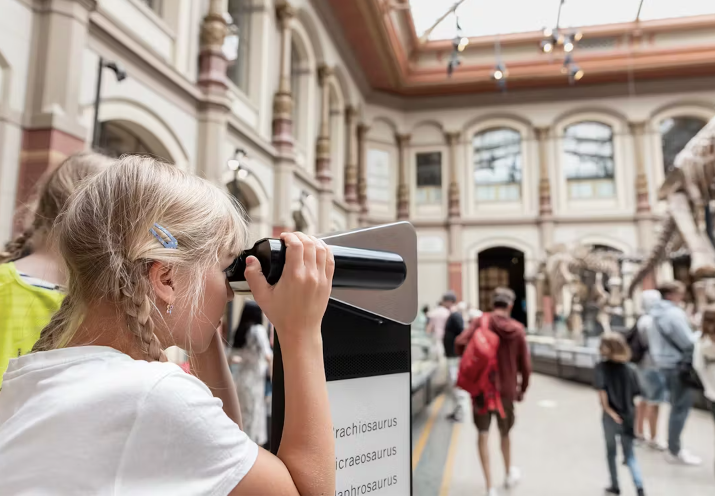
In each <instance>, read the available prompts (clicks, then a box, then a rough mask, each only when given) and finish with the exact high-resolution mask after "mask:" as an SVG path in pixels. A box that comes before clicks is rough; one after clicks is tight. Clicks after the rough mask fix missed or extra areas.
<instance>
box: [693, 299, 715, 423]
mask: <svg viewBox="0 0 715 496" xmlns="http://www.w3.org/2000/svg"><path fill="white" fill-rule="evenodd" d="M702 326H703V327H702V328H703V334H702V336H701V337H700V339H699V340H698V341H697V342H696V343H695V350H694V352H693V367H694V368H695V370H696V371H697V373H698V376H699V377H700V382H702V383H703V388H704V394H705V397H706V398H707V399H708V402H709V403H710V410H711V411H712V414H713V419H715V305H709V306H708V307H706V308H705V311H703V316H702Z"/></svg>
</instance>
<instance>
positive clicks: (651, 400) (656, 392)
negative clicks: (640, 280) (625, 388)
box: [635, 289, 668, 451]
mask: <svg viewBox="0 0 715 496" xmlns="http://www.w3.org/2000/svg"><path fill="white" fill-rule="evenodd" d="M660 300H661V296H660V292H659V291H657V290H655V289H647V290H645V291H643V293H642V294H641V305H642V306H643V315H641V316H640V317H639V318H638V322H637V323H636V330H637V332H638V339H639V340H640V342H641V347H642V349H643V350H644V352H643V357H642V358H641V360H640V361H639V362H638V363H637V364H636V365H637V370H638V376H639V378H640V384H641V401H640V402H639V403H638V405H637V407H636V425H635V435H636V440H638V439H642V441H643V442H645V443H646V444H647V446H648V447H650V448H652V449H654V450H658V451H665V450H666V449H667V447H668V445H667V444H666V443H664V442H663V441H661V440H659V439H658V417H659V415H660V404H661V403H665V401H666V395H667V387H666V383H665V377H664V376H663V373H662V372H661V371H660V369H659V368H658V367H656V366H655V362H654V361H653V358H652V357H651V355H650V353H649V351H648V332H649V330H651V329H652V328H653V325H654V324H653V317H652V316H650V315H649V314H648V312H649V311H650V309H651V308H652V307H653V305H654V304H655V303H656V302H657V301H660ZM646 425H647V426H648V434H649V436H648V437H647V438H646V436H645V426H646Z"/></svg>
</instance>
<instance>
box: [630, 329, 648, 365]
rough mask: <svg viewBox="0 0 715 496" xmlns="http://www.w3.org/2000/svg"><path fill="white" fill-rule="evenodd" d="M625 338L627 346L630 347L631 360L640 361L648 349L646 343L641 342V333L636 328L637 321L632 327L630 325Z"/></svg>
mask: <svg viewBox="0 0 715 496" xmlns="http://www.w3.org/2000/svg"><path fill="white" fill-rule="evenodd" d="M625 338H626V343H627V344H628V347H629V348H630V349H631V362H633V363H640V362H641V360H643V357H644V356H645V354H646V352H647V351H648V345H647V344H646V343H644V342H643V338H642V337H641V333H640V331H639V330H638V322H637V321H636V323H635V324H634V325H633V327H631V328H630V330H629V331H628V332H626V335H625Z"/></svg>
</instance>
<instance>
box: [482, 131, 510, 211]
mask: <svg viewBox="0 0 715 496" xmlns="http://www.w3.org/2000/svg"><path fill="white" fill-rule="evenodd" d="M472 148H473V150H474V159H473V160H474V184H475V198H476V200H477V201H517V200H519V198H520V197H521V134H520V133H519V132H518V131H516V130H514V129H510V128H506V127H503V128H496V129H489V130H486V131H482V132H480V133H477V134H475V135H474V138H473V139H472Z"/></svg>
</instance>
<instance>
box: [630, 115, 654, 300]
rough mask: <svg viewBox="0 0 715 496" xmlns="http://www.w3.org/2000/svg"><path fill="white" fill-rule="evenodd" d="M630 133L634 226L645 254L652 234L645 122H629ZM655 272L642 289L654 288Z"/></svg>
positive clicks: (646, 278)
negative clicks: (632, 161)
mask: <svg viewBox="0 0 715 496" xmlns="http://www.w3.org/2000/svg"><path fill="white" fill-rule="evenodd" d="M628 127H629V128H630V131H631V135H632V136H633V155H634V158H635V163H636V183H635V188H636V226H637V229H638V243H639V246H638V251H639V252H640V253H641V254H643V255H644V254H646V253H648V251H649V250H650V249H651V246H652V242H651V240H652V239H653V236H654V227H653V219H652V216H651V208H650V200H649V195H648V176H647V175H646V171H645V130H646V123H645V122H644V121H641V122H629V123H628ZM655 286H656V284H655V274H654V273H653V272H652V271H651V272H650V273H648V274H647V275H646V276H645V278H644V279H643V282H642V284H641V287H642V288H643V289H654V288H655Z"/></svg>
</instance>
